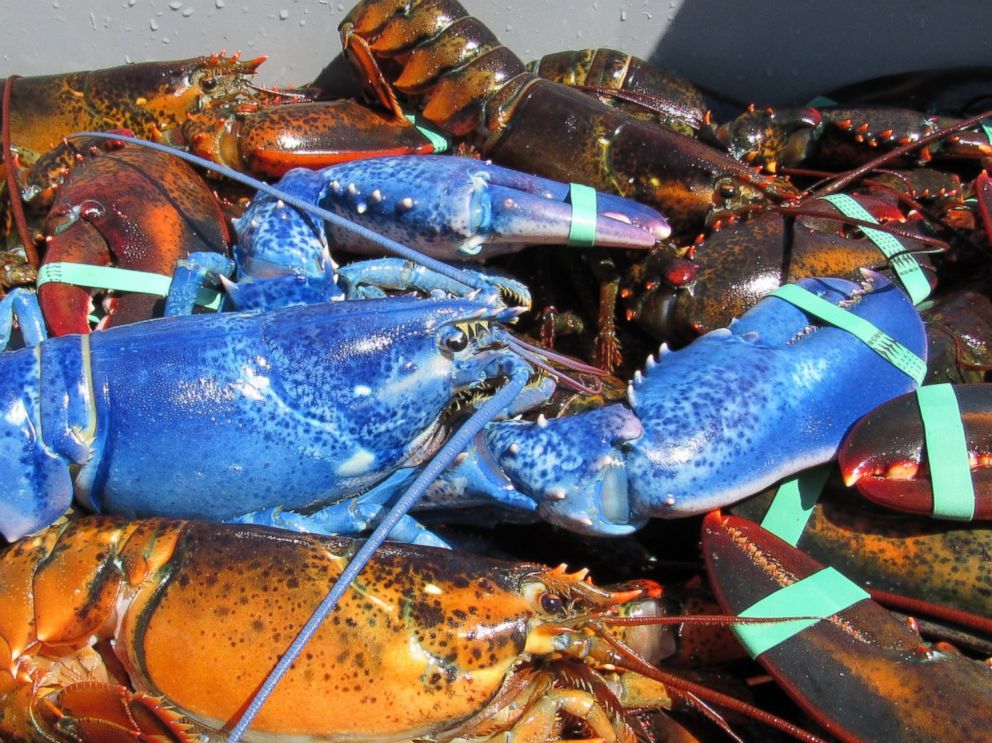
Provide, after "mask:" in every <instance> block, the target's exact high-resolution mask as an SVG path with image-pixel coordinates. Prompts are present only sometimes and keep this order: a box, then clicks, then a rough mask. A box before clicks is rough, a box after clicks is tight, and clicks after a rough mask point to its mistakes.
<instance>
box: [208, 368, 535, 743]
mask: <svg viewBox="0 0 992 743" xmlns="http://www.w3.org/2000/svg"><path fill="white" fill-rule="evenodd" d="M529 378H530V369H529V368H528V367H527V366H525V365H524V364H520V365H518V366H516V368H514V369H513V371H512V373H511V374H510V379H509V381H508V382H507V383H506V384H505V385H504V386H503V387H501V388H500V389H499V390H498V391H497V392H496V394H494V395H493V396H492V397H491V398H490V399H489V400H487V401H486V402H485V403H483V405H482V406H480V407H479V409H478V410H476V411H475V412H474V413H473V414H472V415H471V416H470V417H469V419H468V420H467V421H465V423H464V425H462V427H461V428H459V429H458V430H457V431H456V432H455V433H454V435H453V436H452V437H451V438H450V439H448V441H447V442H446V443H445V445H444V446H442V447H441V449H440V450H439V451H438V453H437V454H436V455H435V456H434V458H433V459H431V461H430V463H429V464H428V465H427V466H426V467H425V468H424V469H423V471H422V472H421V473H420V474H419V475H418V476H417V479H416V480H414V481H413V484H412V485H410V487H409V488H408V489H407V491H406V492H405V493H403V495H402V496H401V497H400V498H399V500H397V501H396V503H395V504H394V505H393V507H392V508H391V509H390V510H389V513H387V514H386V516H385V517H384V518H383V520H382V522H381V523H380V524H379V525H378V526H377V527H376V528H375V531H373V532H372V534H371V535H370V536H369V538H368V539H367V540H365V543H364V544H363V545H362V546H361V547H360V548H359V550H358V551H357V552H356V553H355V556H354V557H353V558H351V561H350V562H349V563H348V564H347V565H346V566H345V569H344V570H342V571H341V575H340V576H339V577H338V579H337V580H336V581H334V585H333V586H331V590H330V591H328V592H327V595H326V596H325V597H324V599H323V600H322V601H321V602H320V604H319V605H318V606H317V608H316V609H315V610H314V612H313V614H312V615H311V616H310V618H309V619H308V620H307V622H306V624H304V625H303V627H302V629H300V632H299V634H298V635H297V636H296V639H294V640H293V642H292V643H291V644H290V646H289V647H288V648H287V649H286V652H285V653H284V654H283V656H282V657H281V658H280V659H279V662H278V663H276V665H275V666H273V668H272V670H271V671H270V672H269V675H268V676H267V677H266V678H265V681H263V682H262V685H261V686H260V687H259V688H258V691H256V692H255V695H254V696H253V697H252V699H251V701H250V702H249V703H248V706H247V707H246V708H245V711H244V712H243V713H242V715H241V718H240V719H239V720H238V721H237V723H236V724H235V726H234V727H233V728H232V729H231V733H230V735H229V736H228V739H227V740H228V743H238V741H240V740H241V737H242V736H243V735H244V734H245V732H246V731H247V730H248V727H249V726H250V725H251V723H252V721H253V720H254V719H255V717H256V716H257V715H258V713H259V712H260V711H261V709H262V707H263V706H264V705H265V702H266V701H267V700H268V698H269V697H270V696H271V695H272V692H273V691H274V690H275V688H276V685H277V684H278V683H279V681H280V680H281V679H282V677H283V676H284V675H285V674H286V671H288V670H289V667H290V666H291V665H293V663H294V662H296V659H297V658H298V657H299V655H300V653H301V652H303V649H304V648H305V647H306V645H307V643H308V642H310V639H311V638H312V637H313V635H314V633H316V632H317V630H318V629H319V628H320V625H321V624H323V622H324V620H325V619H327V617H328V615H329V614H330V613H331V612H332V611H333V610H334V607H335V606H337V604H338V601H340V600H341V597H342V596H343V595H344V593H345V591H347V590H348V589H349V588H350V587H351V584H352V583H353V582H354V581H355V579H356V578H357V577H358V574H359V573H361V571H362V569H363V568H364V567H365V565H366V564H367V563H368V561H369V560H370V559H372V555H373V554H375V551H376V550H377V549H379V546H380V545H381V544H382V543H383V542H384V541H385V540H386V538H387V537H388V536H389V533H390V532H391V531H392V530H393V527H395V526H396V524H397V523H398V522H399V520H400V519H401V518H402V517H403V516H404V515H406V513H407V511H409V510H410V509H411V508H412V507H413V506H414V505H415V504H416V502H417V501H418V500H419V499H420V497H421V496H422V495H423V494H424V492H426V490H427V488H428V487H430V485H431V484H432V483H433V482H434V481H435V480H436V479H437V478H438V476H439V475H440V474H441V472H442V471H443V470H444V469H445V468H446V467H447V466H448V465H449V464H451V462H452V461H453V460H454V459H455V457H457V456H458V455H459V454H461V452H462V450H463V449H465V447H467V446H468V445H469V443H471V441H472V439H474V438H475V436H476V435H477V434H478V433H479V432H480V431H481V430H482V428H483V427H484V426H485V425H486V424H487V423H488V422H489V421H491V420H492V419H493V418H495V417H496V416H497V415H499V414H500V413H501V412H503V411H504V410H505V409H506V408H507V406H508V405H509V403H510V402H512V401H513V399H514V398H515V397H516V396H517V395H518V394H520V392H521V391H522V390H523V388H524V387H525V386H526V385H527V380H528V379H529Z"/></svg>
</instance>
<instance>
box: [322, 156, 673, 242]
mask: <svg viewBox="0 0 992 743" xmlns="http://www.w3.org/2000/svg"><path fill="white" fill-rule="evenodd" d="M321 174H322V175H323V176H324V178H325V179H326V180H327V183H328V188H327V191H326V193H325V194H324V195H323V197H322V198H321V200H320V205H321V206H323V207H324V208H326V209H329V210H330V211H333V212H335V213H337V214H340V215H341V216H343V217H347V218H348V219H349V220H351V221H353V222H356V223H358V224H361V225H364V226H366V227H369V228H370V229H373V230H375V231H376V232H381V233H382V234H384V235H387V236H389V237H391V238H393V239H394V240H396V241H398V242H401V243H404V244H406V245H409V246H411V247H413V248H416V249H417V250H420V251H422V252H424V253H426V254H428V255H431V256H434V257H436V258H443V259H447V260H464V259H465V258H466V257H473V258H476V259H479V260H484V259H485V258H488V257H491V256H495V255H502V254H504V253H509V252H514V251H516V250H519V249H520V248H522V247H524V246H525V245H532V244H539V243H553V244H560V245H564V244H566V243H567V242H568V239H569V233H570V228H571V223H572V216H573V209H572V205H571V204H570V203H569V201H568V199H569V194H570V190H569V186H568V185H567V184H564V183H560V182H558V181H553V180H549V179H547V178H538V177H536V176H531V175H527V174H525V173H520V172H518V171H515V170H511V169H509V168H503V167H500V166H498V165H493V164H491V163H487V162H483V161H480V160H474V159H472V158H465V157H448V156H441V155H411V156H407V155H400V156H396V157H380V158H373V159H368V160H360V161H354V162H350V163H342V164H340V165H332V166H331V167H329V168H325V169H323V170H322V171H321ZM596 204H597V205H596V214H595V215H590V216H591V217H593V218H594V221H595V244H596V245H598V246H601V247H620V248H645V249H647V248H651V247H654V245H655V244H656V243H657V242H658V241H659V240H664V239H665V238H667V237H668V236H669V235H670V234H671V228H670V227H669V225H668V222H667V221H666V220H665V219H664V217H662V216H661V214H659V213H658V212H657V211H656V210H654V209H652V208H651V207H648V206H644V205H642V204H639V203H637V202H636V201H633V200H631V199H625V198H621V197H619V196H612V195H609V194H603V193H597V194H596ZM330 234H331V238H332V240H333V241H334V242H335V244H339V245H342V246H344V247H346V248H348V249H349V250H352V251H355V252H365V251H367V250H373V251H374V252H376V253H378V252H380V251H378V250H376V249H375V248H371V247H370V246H368V245H367V244H366V243H364V242H363V241H362V240H360V239H356V238H355V237H354V235H352V234H350V233H345V232H339V231H338V229H337V228H336V227H331V228H330Z"/></svg>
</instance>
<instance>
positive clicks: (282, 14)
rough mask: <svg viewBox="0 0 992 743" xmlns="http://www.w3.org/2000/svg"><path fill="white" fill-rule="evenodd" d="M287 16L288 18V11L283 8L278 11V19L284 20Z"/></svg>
mask: <svg viewBox="0 0 992 743" xmlns="http://www.w3.org/2000/svg"><path fill="white" fill-rule="evenodd" d="M287 18H289V11H288V10H286V9H285V8H283V9H282V10H280V11H279V20H280V21H285V20H286V19H287Z"/></svg>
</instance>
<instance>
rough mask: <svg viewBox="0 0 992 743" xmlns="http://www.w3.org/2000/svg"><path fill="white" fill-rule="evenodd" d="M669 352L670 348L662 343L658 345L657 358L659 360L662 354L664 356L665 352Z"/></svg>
mask: <svg viewBox="0 0 992 743" xmlns="http://www.w3.org/2000/svg"><path fill="white" fill-rule="evenodd" d="M671 352H672V349H670V348H669V347H668V344H667V343H662V344H661V345H660V346H658V360H659V361H660V360H661V357H662V356H664V355H665V354H666V353H671Z"/></svg>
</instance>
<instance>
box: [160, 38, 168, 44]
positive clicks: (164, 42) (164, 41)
mask: <svg viewBox="0 0 992 743" xmlns="http://www.w3.org/2000/svg"><path fill="white" fill-rule="evenodd" d="M168 43H169V37H168V36H164V37H162V44H168Z"/></svg>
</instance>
